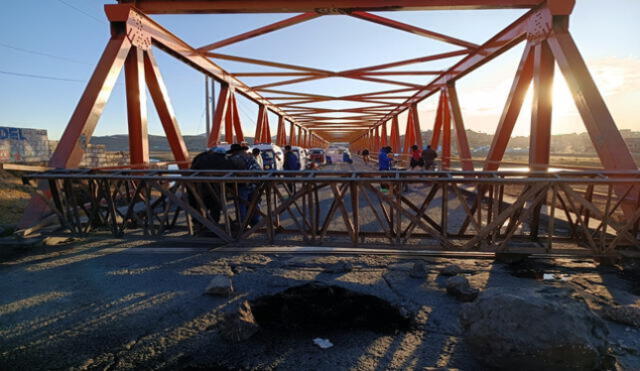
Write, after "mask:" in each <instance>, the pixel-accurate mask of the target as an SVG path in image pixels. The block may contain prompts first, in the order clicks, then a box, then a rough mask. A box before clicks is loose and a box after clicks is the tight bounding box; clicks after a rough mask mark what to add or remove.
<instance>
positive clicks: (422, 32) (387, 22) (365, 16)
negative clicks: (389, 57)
mask: <svg viewBox="0 0 640 371" xmlns="http://www.w3.org/2000/svg"><path fill="white" fill-rule="evenodd" d="M349 15H350V16H352V17H355V18H358V19H362V20H365V21H369V22H373V23H376V24H379V25H383V26H387V27H391V28H395V29H397V30H401V31H406V32H409V33H412V34H414V35H419V36H424V37H428V38H430V39H434V40H438V41H442V42H446V43H449V44H453V45H458V46H462V47H464V48H468V49H475V48H477V47H478V45H476V44H474V43H470V42H467V41H464V40H460V39H457V38H455V37H451V36H447V35H443V34H441V33H438V32H434V31H430V30H426V29H424V28H421V27H417V26H413V25H410V24H407V23H403V22H398V21H395V20H393V19H389V18H385V17H381V16H379V15H376V14H371V13H367V12H362V11H355V12H351V13H349Z"/></svg>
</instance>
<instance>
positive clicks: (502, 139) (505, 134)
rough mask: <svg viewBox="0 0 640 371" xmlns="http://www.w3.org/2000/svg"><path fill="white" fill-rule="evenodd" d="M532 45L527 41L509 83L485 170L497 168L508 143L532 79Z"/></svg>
mask: <svg viewBox="0 0 640 371" xmlns="http://www.w3.org/2000/svg"><path fill="white" fill-rule="evenodd" d="M532 51H533V46H532V44H531V43H527V45H526V46H525V49H524V53H523V54H522V59H521V60H520V64H519V65H518V70H517V71H516V75H515V77H514V79H513V84H512V85H511V91H510V92H509V96H508V97H507V102H506V103H505V107H504V109H503V111H502V116H501V117H500V121H499V122H498V127H497V128H496V132H495V134H494V136H493V139H492V142H491V147H490V148H489V153H488V154H487V160H486V161H485V163H484V170H485V171H492V170H498V168H499V167H500V161H502V157H503V156H504V152H505V151H506V149H507V145H508V144H509V139H510V138H511V133H512V132H513V127H514V126H515V124H516V121H517V120H518V116H519V114H520V110H521V109H522V104H523V102H524V99H525V97H526V95H527V91H528V90H529V86H530V85H531V80H532V79H533V53H532Z"/></svg>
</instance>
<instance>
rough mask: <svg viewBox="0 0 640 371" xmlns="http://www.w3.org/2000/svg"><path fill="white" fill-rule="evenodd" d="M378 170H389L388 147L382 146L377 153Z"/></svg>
mask: <svg viewBox="0 0 640 371" xmlns="http://www.w3.org/2000/svg"><path fill="white" fill-rule="evenodd" d="M378 170H391V159H390V158H389V148H388V147H383V148H381V149H380V154H379V155H378Z"/></svg>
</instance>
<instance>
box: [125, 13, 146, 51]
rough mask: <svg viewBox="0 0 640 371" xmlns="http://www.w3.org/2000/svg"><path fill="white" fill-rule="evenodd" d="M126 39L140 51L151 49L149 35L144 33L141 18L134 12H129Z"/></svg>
mask: <svg viewBox="0 0 640 371" xmlns="http://www.w3.org/2000/svg"><path fill="white" fill-rule="evenodd" d="M127 38H128V39H129V41H131V44H132V45H133V46H136V47H138V48H140V49H142V50H148V49H149V48H151V35H149V33H148V32H146V31H145V29H144V22H143V19H142V17H141V16H140V15H139V14H137V13H135V12H131V16H130V17H129V19H128V20H127Z"/></svg>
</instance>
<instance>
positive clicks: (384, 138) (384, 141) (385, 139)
mask: <svg viewBox="0 0 640 371" xmlns="http://www.w3.org/2000/svg"><path fill="white" fill-rule="evenodd" d="M381 135H382V142H381V144H382V145H383V146H385V147H386V146H387V145H389V139H388V137H387V123H386V122H385V123H383V124H382V134H381Z"/></svg>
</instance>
